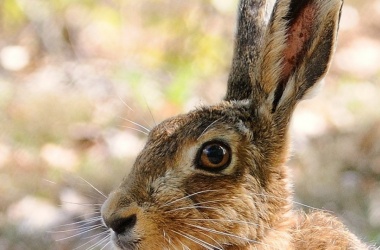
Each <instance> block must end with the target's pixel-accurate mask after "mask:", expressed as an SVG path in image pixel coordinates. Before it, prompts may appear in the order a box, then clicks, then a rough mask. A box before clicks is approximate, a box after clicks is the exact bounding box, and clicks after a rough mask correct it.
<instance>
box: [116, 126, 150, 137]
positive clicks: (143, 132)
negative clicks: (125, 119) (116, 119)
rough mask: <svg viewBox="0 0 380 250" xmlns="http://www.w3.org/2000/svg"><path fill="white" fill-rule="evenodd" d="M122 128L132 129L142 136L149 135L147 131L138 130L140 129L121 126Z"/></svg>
mask: <svg viewBox="0 0 380 250" xmlns="http://www.w3.org/2000/svg"><path fill="white" fill-rule="evenodd" d="M121 127H122V128H128V129H132V130H135V131H137V132H140V133H142V134H144V135H148V133H147V132H145V131H143V130H141V129H138V128H134V127H129V126H121Z"/></svg>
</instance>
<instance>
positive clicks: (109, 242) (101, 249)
mask: <svg viewBox="0 0 380 250" xmlns="http://www.w3.org/2000/svg"><path fill="white" fill-rule="evenodd" d="M109 244H111V241H110V240H109V237H108V242H107V244H105V245H104V246H103V247H102V248H100V250H103V249H105V248H106V247H107V246H108V245H109Z"/></svg>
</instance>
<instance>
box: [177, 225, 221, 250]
mask: <svg viewBox="0 0 380 250" xmlns="http://www.w3.org/2000/svg"><path fill="white" fill-rule="evenodd" d="M171 231H172V232H173V233H176V234H178V235H181V236H182V237H185V238H186V239H188V240H190V241H192V242H194V243H196V244H198V245H200V246H203V247H205V248H206V249H209V250H215V249H219V248H217V247H216V246H214V245H212V244H210V243H207V242H205V241H203V240H201V239H198V238H197V237H195V236H193V235H190V234H186V233H184V232H182V231H178V232H177V231H174V230H171Z"/></svg>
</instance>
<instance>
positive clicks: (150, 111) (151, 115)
mask: <svg viewBox="0 0 380 250" xmlns="http://www.w3.org/2000/svg"><path fill="white" fill-rule="evenodd" d="M144 100H145V98H144ZM145 104H146V107H147V108H148V110H149V114H150V117H152V120H153V122H154V125H155V126H157V123H156V120H155V119H154V116H153V114H152V110H151V109H150V107H149V105H148V102H147V101H146V100H145Z"/></svg>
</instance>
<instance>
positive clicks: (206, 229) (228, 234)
mask: <svg viewBox="0 0 380 250" xmlns="http://www.w3.org/2000/svg"><path fill="white" fill-rule="evenodd" d="M185 224H186V225H188V226H191V227H195V228H198V229H201V230H203V231H206V232H210V233H214V234H219V235H224V236H230V237H234V238H237V239H241V240H244V241H247V242H250V243H257V244H262V245H266V246H269V245H267V244H264V243H262V242H258V241H256V240H252V239H248V238H246V237H242V236H239V235H235V234H231V233H226V232H221V231H218V230H215V229H211V228H205V227H202V226H198V225H193V224H189V223H185Z"/></svg>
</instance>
